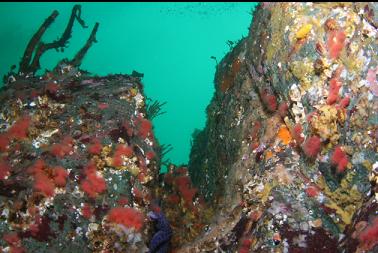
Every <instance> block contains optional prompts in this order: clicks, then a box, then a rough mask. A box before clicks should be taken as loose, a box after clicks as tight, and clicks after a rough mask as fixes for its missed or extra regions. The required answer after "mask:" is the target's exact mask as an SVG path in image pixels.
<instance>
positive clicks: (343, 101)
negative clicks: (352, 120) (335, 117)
mask: <svg viewBox="0 0 378 253" xmlns="http://www.w3.org/2000/svg"><path fill="white" fill-rule="evenodd" d="M349 103H350V98H349V97H348V96H346V97H345V98H343V99H341V100H340V103H339V105H340V107H341V108H345V107H347V106H348V105H349Z"/></svg>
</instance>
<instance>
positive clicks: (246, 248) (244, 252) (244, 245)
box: [239, 238, 252, 253]
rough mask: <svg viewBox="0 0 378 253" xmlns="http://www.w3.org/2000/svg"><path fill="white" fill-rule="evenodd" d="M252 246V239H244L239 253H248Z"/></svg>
mask: <svg viewBox="0 0 378 253" xmlns="http://www.w3.org/2000/svg"><path fill="white" fill-rule="evenodd" d="M251 244H252V240H251V239H247V238H244V239H243V241H242V243H241V247H240V249H239V253H248V252H249V249H250V247H251Z"/></svg>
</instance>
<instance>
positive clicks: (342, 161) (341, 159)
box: [331, 146, 349, 173]
mask: <svg viewBox="0 0 378 253" xmlns="http://www.w3.org/2000/svg"><path fill="white" fill-rule="evenodd" d="M331 162H332V164H333V165H337V172H338V173H342V172H344V171H345V168H346V166H347V165H348V162H349V161H348V157H347V155H346V154H345V152H344V151H343V150H342V149H341V147H340V146H337V147H336V148H335V151H334V152H333V154H332V157H331Z"/></svg>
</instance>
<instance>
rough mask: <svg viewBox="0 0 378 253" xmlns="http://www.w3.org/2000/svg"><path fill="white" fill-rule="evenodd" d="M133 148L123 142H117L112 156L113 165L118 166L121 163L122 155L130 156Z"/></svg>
mask: <svg viewBox="0 0 378 253" xmlns="http://www.w3.org/2000/svg"><path fill="white" fill-rule="evenodd" d="M132 154H133V149H132V148H131V147H129V146H126V145H124V144H118V145H117V147H116V150H115V152H114V156H113V166H115V167H119V166H122V165H123V156H125V157H131V156H132Z"/></svg>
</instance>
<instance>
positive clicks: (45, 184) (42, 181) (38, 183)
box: [34, 173, 55, 197]
mask: <svg viewBox="0 0 378 253" xmlns="http://www.w3.org/2000/svg"><path fill="white" fill-rule="evenodd" d="M34 180H35V182H34V189H35V191H37V192H42V193H43V194H45V195H46V196H48V197H51V196H53V195H54V190H55V185H54V183H53V182H52V181H51V180H50V179H49V178H48V176H46V175H45V174H43V173H37V174H35V175H34Z"/></svg>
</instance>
